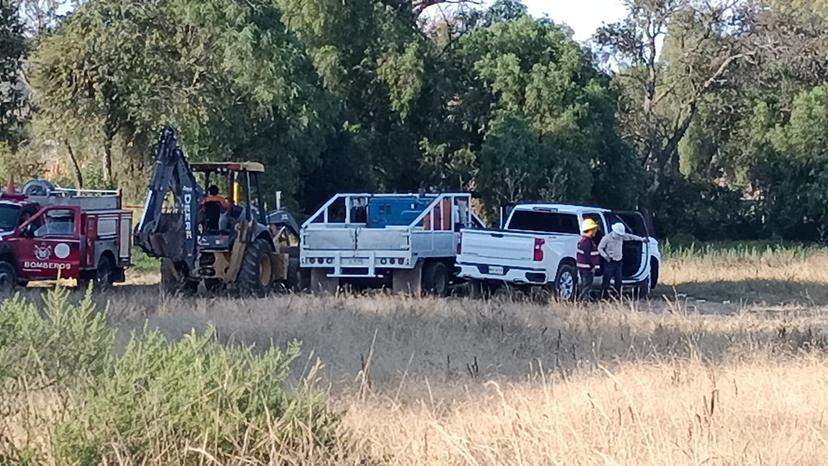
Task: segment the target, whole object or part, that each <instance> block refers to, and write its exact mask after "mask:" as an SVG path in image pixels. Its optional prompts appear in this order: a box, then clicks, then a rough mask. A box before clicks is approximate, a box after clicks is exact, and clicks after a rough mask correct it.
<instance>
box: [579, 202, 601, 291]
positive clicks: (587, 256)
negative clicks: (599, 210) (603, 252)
mask: <svg viewBox="0 0 828 466" xmlns="http://www.w3.org/2000/svg"><path fill="white" fill-rule="evenodd" d="M598 228H599V227H598V223H597V222H596V221H595V220H593V219H591V218H588V219H586V220H584V222H583V223H582V224H581V239H580V240H579V241H578V254H577V262H578V285H579V288H578V299H579V300H581V301H586V300H588V299H589V292H590V291H591V289H592V282H593V280H594V278H595V273H596V272H598V270H599V269H600V268H601V256H600V254H599V253H598V245H596V244H595V235H596V234H597V233H598Z"/></svg>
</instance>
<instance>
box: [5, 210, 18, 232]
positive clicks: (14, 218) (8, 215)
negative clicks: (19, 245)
mask: <svg viewBox="0 0 828 466" xmlns="http://www.w3.org/2000/svg"><path fill="white" fill-rule="evenodd" d="M19 218H20V207H18V206H16V205H0V231H12V230H14V229H15V228H17V226H18V224H19V222H18V220H19Z"/></svg>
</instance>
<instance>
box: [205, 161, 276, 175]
mask: <svg viewBox="0 0 828 466" xmlns="http://www.w3.org/2000/svg"><path fill="white" fill-rule="evenodd" d="M190 167H192V169H193V171H195V172H225V171H229V172H251V173H264V171H265V169H264V165H262V164H261V163H259V162H199V163H191V164H190Z"/></svg>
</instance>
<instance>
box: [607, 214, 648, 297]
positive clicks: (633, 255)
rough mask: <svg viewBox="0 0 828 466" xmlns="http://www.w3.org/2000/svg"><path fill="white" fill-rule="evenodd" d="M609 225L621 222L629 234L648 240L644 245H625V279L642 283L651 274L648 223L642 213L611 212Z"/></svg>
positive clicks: (631, 243) (608, 217) (633, 243)
mask: <svg viewBox="0 0 828 466" xmlns="http://www.w3.org/2000/svg"><path fill="white" fill-rule="evenodd" d="M607 220H608V221H609V224H610V225H612V224H613V223H616V222H621V223H623V224H624V226H625V227H626V228H627V233H631V234H633V235H636V236H641V237H643V238H647V241H645V242H643V243H639V242H637V241H636V242H632V241H626V242H625V243H624V266H623V267H624V279H625V280H635V281H641V280H644V279H645V278H647V276H648V275H649V273H650V242H649V238H650V231H649V228H648V227H647V221H646V220H645V219H644V216H643V215H642V214H641V213H640V212H611V213H609V214H608V215H607Z"/></svg>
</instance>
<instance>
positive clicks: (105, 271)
mask: <svg viewBox="0 0 828 466" xmlns="http://www.w3.org/2000/svg"><path fill="white" fill-rule="evenodd" d="M117 273H118V272H117V271H116V270H115V261H113V260H112V258H111V257H109V256H108V255H104V256H101V258H100V259H99V260H98V268H97V269H95V289H96V290H98V291H107V290H110V289H112V286H113V285H114V284H115V277H116V276H117Z"/></svg>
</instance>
